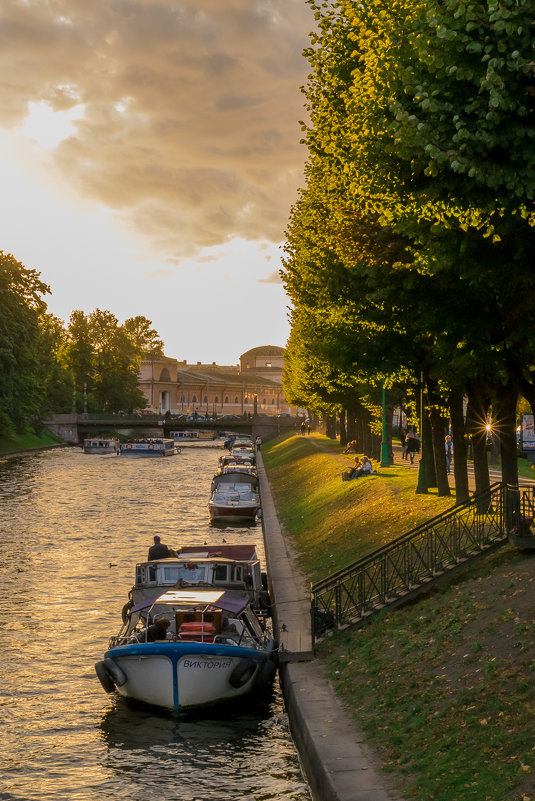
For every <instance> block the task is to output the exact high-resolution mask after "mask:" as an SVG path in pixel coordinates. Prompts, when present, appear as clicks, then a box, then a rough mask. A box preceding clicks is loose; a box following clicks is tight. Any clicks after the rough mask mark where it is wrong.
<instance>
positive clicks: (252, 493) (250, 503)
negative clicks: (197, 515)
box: [208, 472, 260, 522]
mask: <svg viewBox="0 0 535 801" xmlns="http://www.w3.org/2000/svg"><path fill="white" fill-rule="evenodd" d="M208 509H209V511H210V519H211V520H215V521H227V522H231V521H247V522H254V520H255V519H256V517H257V514H258V513H259V510H260V492H259V483H258V477H257V476H254V475H249V474H248V473H242V472H238V473H219V474H218V475H216V476H214V478H213V480H212V494H211V496H210V500H209V501H208Z"/></svg>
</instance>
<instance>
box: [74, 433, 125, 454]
mask: <svg viewBox="0 0 535 801" xmlns="http://www.w3.org/2000/svg"><path fill="white" fill-rule="evenodd" d="M120 447H121V446H120V443H119V440H118V439H117V437H109V438H103V437H93V438H91V439H84V444H83V450H84V453H97V454H100V455H101V456H111V455H113V456H117V455H118V454H119V451H120Z"/></svg>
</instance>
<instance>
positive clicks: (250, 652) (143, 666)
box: [105, 642, 270, 713]
mask: <svg viewBox="0 0 535 801" xmlns="http://www.w3.org/2000/svg"><path fill="white" fill-rule="evenodd" d="M269 657H270V653H269V652H268V651H257V650H255V649H253V648H241V647H240V646H229V645H224V644H222V643H217V644H216V643H202V642H194V643H187V642H176V643H175V642H161V643H138V644H136V645H124V646H119V647H116V648H112V649H110V650H109V651H107V652H106V654H105V660H109V659H111V660H113V662H114V663H115V665H117V666H118V668H120V671H122V673H123V674H124V677H126V681H124V683H122V684H121V685H120V686H117V688H116V689H117V691H118V692H119V693H120V694H121V695H122V696H124V697H125V698H131V699H134V700H136V701H141V702H142V703H145V704H150V705H151V706H156V707H161V708H163V709H168V710H171V711H173V712H175V713H178V712H181V711H185V710H188V709H194V708H197V707H202V706H208V705H212V704H218V703H222V702H225V701H229V700H231V699H232V698H236V697H238V696H241V695H245V694H246V693H250V692H251V691H252V690H253V689H254V688H256V687H258V686H259V685H260V684H261V683H262V682H261V678H262V676H263V675H264V674H265V672H266V671H265V667H266V665H267V663H268V661H269Z"/></svg>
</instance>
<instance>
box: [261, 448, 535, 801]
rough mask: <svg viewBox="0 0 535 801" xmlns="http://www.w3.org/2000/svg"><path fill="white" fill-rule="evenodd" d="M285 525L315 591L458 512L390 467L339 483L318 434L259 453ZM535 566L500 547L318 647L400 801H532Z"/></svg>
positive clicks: (336, 451) (406, 472)
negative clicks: (386, 546) (421, 526)
mask: <svg viewBox="0 0 535 801" xmlns="http://www.w3.org/2000/svg"><path fill="white" fill-rule="evenodd" d="M262 452H263V458H264V464H265V466H266V470H267V473H268V476H269V480H270V484H271V487H272V490H273V495H274V499H275V503H276V506H277V511H278V514H279V517H280V520H281V523H282V524H283V526H284V527H285V529H286V530H287V532H288V534H289V536H290V537H291V538H292V540H293V541H294V543H295V545H296V548H297V549H298V551H299V552H300V554H301V567H302V569H303V571H304V572H305V574H306V575H307V576H308V577H309V578H310V580H312V581H317V580H318V579H319V578H322V577H324V576H326V575H328V574H329V573H331V572H333V571H334V570H336V569H337V568H339V567H343V566H344V565H346V564H348V563H350V562H352V561H354V560H355V559H357V558H359V557H360V556H362V555H363V554H365V553H367V552H369V551H371V550H374V549H375V548H377V547H378V546H380V545H382V544H383V543H385V542H388V541H389V540H390V539H392V538H394V537H396V536H398V535H399V534H402V533H403V532H405V531H406V530H408V529H409V528H411V527H413V526H414V525H416V524H417V523H419V522H422V521H424V520H425V519H428V518H429V517H432V516H434V515H435V514H437V513H439V512H441V511H443V510H444V509H446V508H449V506H451V505H452V504H453V498H451V499H450V500H447V499H440V498H438V497H437V496H436V495H433V494H429V495H415V494H414V489H415V484H416V480H417V471H415V470H410V469H409V468H408V467H405V466H404V465H403V466H399V465H396V466H394V467H390V468H384V469H380V470H379V474H378V475H377V476H376V477H373V478H369V479H368V478H366V479H357V480H356V481H351V482H342V481H341V478H340V476H341V471H342V469H343V468H344V466H346V465H347V464H349V462H350V460H351V459H350V457H349V456H344V455H343V454H342V453H341V448H340V446H339V444H338V443H336V442H334V441H331V440H327V439H325V438H322V437H311V438H303V437H298V436H297V437H295V436H294V437H290V438H288V439H280V440H272V441H269V442H268V443H265V445H263V447H262ZM534 589H535V556H533V555H532V554H531V553H523V552H520V551H517V550H516V549H515V548H513V547H511V546H509V545H505V546H503V547H502V548H501V549H499V550H498V551H496V552H495V553H493V554H492V555H490V556H487V558H485V559H484V560H482V561H481V562H480V563H479V564H478V565H476V566H472V567H471V568H468V569H466V570H465V571H464V572H462V573H461V574H458V575H457V576H456V577H453V578H450V579H449V580H446V581H445V582H444V583H443V584H442V585H441V586H440V588H439V589H438V590H436V589H435V590H434V591H433V592H431V593H430V594H429V595H428V596H426V597H425V598H423V599H421V600H419V601H418V602H414V603H412V604H410V605H407V606H406V607H402V608H399V609H396V610H390V611H388V610H385V611H384V612H383V613H382V615H381V616H379V617H377V618H375V619H374V620H373V621H372V622H371V623H370V624H369V625H368V626H367V627H365V628H363V629H360V630H358V631H353V632H351V631H345V632H337V633H335V634H334V635H333V636H331V637H328V638H327V639H325V640H324V641H323V642H322V643H321V644H320V647H319V658H320V659H321V660H322V661H323V663H324V666H325V671H326V673H327V674H328V675H329V676H330V678H331V680H332V682H333V685H334V687H335V689H336V691H337V693H338V694H339V696H340V698H341V699H342V701H343V703H344V704H345V705H346V706H347V708H348V710H349V711H350V713H351V714H352V715H353V716H354V719H355V722H356V724H357V725H358V727H359V728H360V729H361V730H362V731H363V732H364V734H365V737H366V739H367V741H368V742H369V744H370V745H371V746H373V748H374V749H375V751H376V752H377V753H378V755H379V757H380V759H381V761H382V764H383V767H384V769H385V770H386V771H387V772H389V773H391V781H392V782H393V783H394V786H395V787H396V788H397V790H398V791H399V793H400V794H402V795H403V798H404V799H405V801H532V800H533V801H535V781H534V775H535V773H534V771H535V742H534V737H533V734H534V726H533V719H534V714H535V701H534V698H535V612H534V611H533V609H534Z"/></svg>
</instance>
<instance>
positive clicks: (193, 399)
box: [191, 395, 197, 403]
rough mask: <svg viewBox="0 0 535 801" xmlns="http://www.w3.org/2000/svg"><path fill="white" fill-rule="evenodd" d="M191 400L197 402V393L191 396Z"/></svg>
mask: <svg viewBox="0 0 535 801" xmlns="http://www.w3.org/2000/svg"><path fill="white" fill-rule="evenodd" d="M191 402H192V403H197V395H194V396H193V398H192V399H191Z"/></svg>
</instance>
